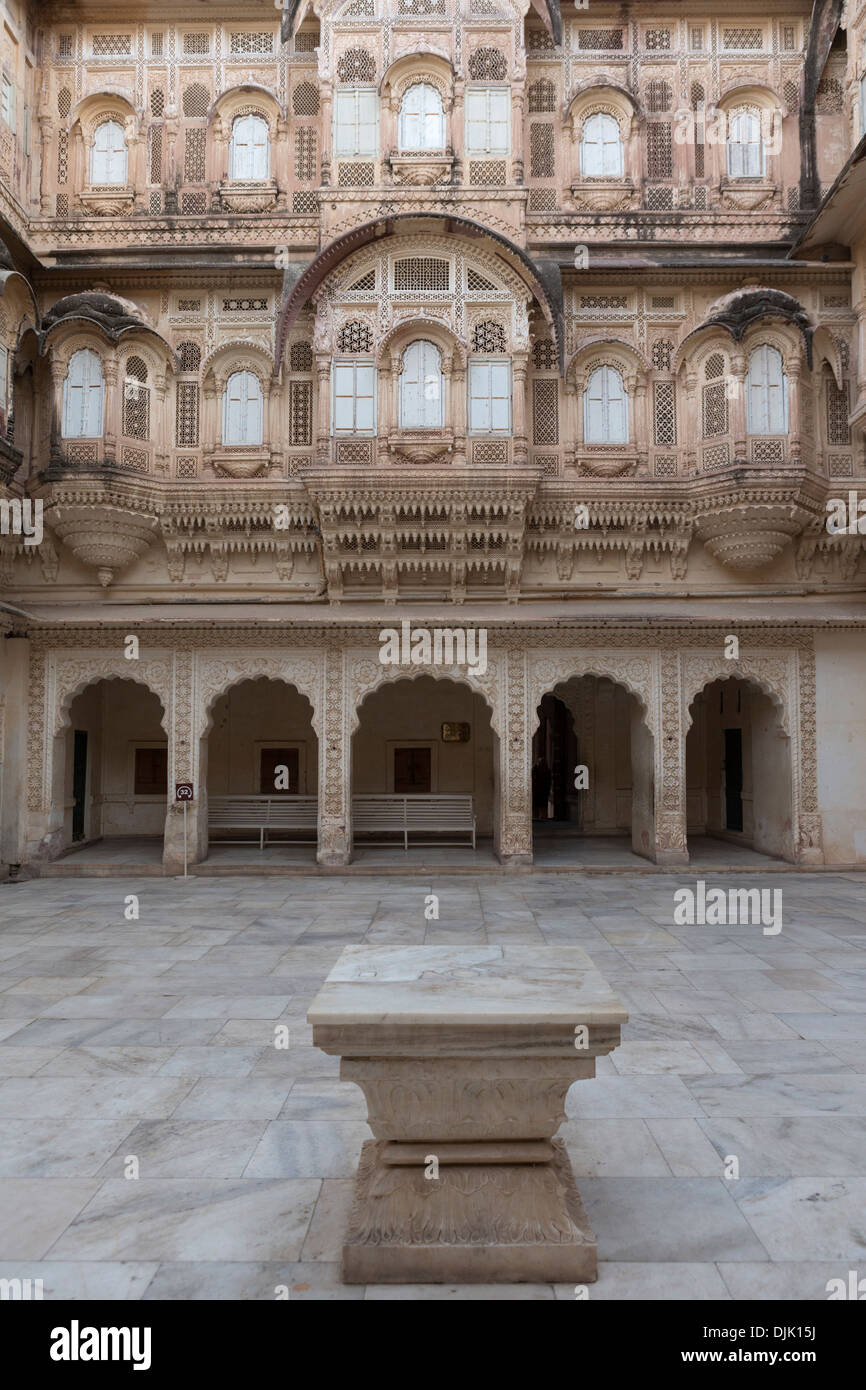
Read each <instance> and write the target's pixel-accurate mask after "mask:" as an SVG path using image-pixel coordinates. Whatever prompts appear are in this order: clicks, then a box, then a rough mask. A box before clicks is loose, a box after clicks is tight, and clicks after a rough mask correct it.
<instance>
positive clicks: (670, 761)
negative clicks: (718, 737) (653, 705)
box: [655, 651, 689, 864]
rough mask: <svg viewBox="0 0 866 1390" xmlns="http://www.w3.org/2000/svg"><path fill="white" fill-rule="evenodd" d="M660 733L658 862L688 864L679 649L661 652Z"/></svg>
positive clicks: (657, 777) (656, 860) (658, 756)
mask: <svg viewBox="0 0 866 1390" xmlns="http://www.w3.org/2000/svg"><path fill="white" fill-rule="evenodd" d="M659 688H660V701H659V706H660V715H661V737H660V738H659V740H658V745H659V746H658V748H657V749H656V759H655V762H656V797H655V862H656V863H657V864H688V862H689V851H688V843H687V839H686V718H685V715H686V711H685V709H684V707H683V691H682V678H681V671H680V657H679V653H678V652H668V651H664V652H661V653H660V654H659Z"/></svg>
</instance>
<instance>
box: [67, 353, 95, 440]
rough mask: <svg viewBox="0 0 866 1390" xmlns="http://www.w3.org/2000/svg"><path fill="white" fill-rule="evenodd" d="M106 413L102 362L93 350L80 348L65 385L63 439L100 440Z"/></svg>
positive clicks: (72, 358)
mask: <svg viewBox="0 0 866 1390" xmlns="http://www.w3.org/2000/svg"><path fill="white" fill-rule="evenodd" d="M104 413H105V380H104V378H103V375H102V361H101V359H100V357H99V354H98V353H96V352H93V351H92V349H91V348H79V349H78V351H77V352H73V354H72V356H71V357H70V359H69V371H68V372H67V374H66V380H65V381H64V383H63V438H64V439H101V438H102V422H103V418H104Z"/></svg>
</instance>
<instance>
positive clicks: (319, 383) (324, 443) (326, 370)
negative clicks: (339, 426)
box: [316, 352, 331, 463]
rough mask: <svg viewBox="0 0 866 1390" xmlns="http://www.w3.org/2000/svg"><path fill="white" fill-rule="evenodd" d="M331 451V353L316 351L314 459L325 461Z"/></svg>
mask: <svg viewBox="0 0 866 1390" xmlns="http://www.w3.org/2000/svg"><path fill="white" fill-rule="evenodd" d="M330 453H331V355H330V353H325V352H317V353H316V461H317V462H318V463H327V462H328V461H329V459H330Z"/></svg>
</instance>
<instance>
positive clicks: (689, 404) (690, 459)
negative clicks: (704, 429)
mask: <svg viewBox="0 0 866 1390" xmlns="http://www.w3.org/2000/svg"><path fill="white" fill-rule="evenodd" d="M700 437H701V395H700V391H699V390H698V378H697V375H696V374H695V373H694V372H689V374H688V375H687V376H686V420H685V431H684V432H683V435H682V436H681V438H683V439H684V441H685V446H686V447H685V450H684V452H683V462H684V463H685V466H686V468H687V470H688V471H689V472H690V473H692V472H694V471H695V470H696V469H697V466H698V440H699V439H700Z"/></svg>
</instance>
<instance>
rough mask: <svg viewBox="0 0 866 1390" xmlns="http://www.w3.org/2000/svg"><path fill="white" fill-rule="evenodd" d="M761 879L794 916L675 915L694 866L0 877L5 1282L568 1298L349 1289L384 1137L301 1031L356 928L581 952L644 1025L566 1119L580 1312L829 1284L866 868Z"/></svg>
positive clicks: (851, 1243) (856, 1236)
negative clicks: (620, 1303) (350, 1255)
mask: <svg viewBox="0 0 866 1390" xmlns="http://www.w3.org/2000/svg"><path fill="white" fill-rule="evenodd" d="M226 867H227V868H228V865H227V866H226ZM772 867H773V870H774V872H773V873H772V875H771V877H769V879H768V878H767V876H766V875H765V873H764V872H762V871H759V870H756V871H754V872H750V871H749V870H748V869H744V870H741V872H740V873H738V875H737V880H736V882H737V886H742V887H758V888H760V887H766V886H768V882H769V884H770V885H771V886H772V888H773V889H781V891H782V897H783V927H782V930H781V932H780V933H779V934H778V935H769V934H765V933H764V932H763V931H762V930H761V928H760V927H759V926H727V927H718V926H676V925H674V906H675V903H674V893H675V891H676V889H677V888H678V887H692V888H694V885H695V878H696V874H695V873H694V872H692V874H691V875H689V874H686V873H676V874H674V873H659V872H656V873H653V874H651V875H646V874H637V873H629V872H628V871H627V870H625V871H623V872H619V873H617V874H615V875H610V876H604V877H595V876H592V875H591V874H582V873H580V872H559V873H557V872H548V873H543V874H538V873H536V874H525V875H519V876H511V877H509V876H506V875H504V874H503V873H502V872H501V870H499V871H498V872H495V873H491V874H490V875H489V876H488V875H487V874H485V873H484V872H483V866H482V872H476V873H474V874H472V875H466V874H463V875H460V874H450V875H449V874H448V872H447V871H442V872H439V871H438V870H436V869H435V868H434V869H431V871H430V872H429V874H427V875H426V876H425V875H424V874H420V873H418V872H417V871H416V872H415V873H412V874H406V875H402V876H401V875H399V874H388V873H385V872H383V873H376V872H375V866H374V865H373V864H371V865H369V866H368V871H367V872H366V873H364V874H362V875H357V874H355V875H351V874H350V875H333V876H313V875H312V874H311V875H309V876H303V875H296V876H292V877H286V878H279V877H271V876H269V877H256V876H244V877H241V876H235V877H233V876H231V874H230V872H229V873H227V874H226V875H225V876H220V877H210V878H208V877H194V878H193V877H191V878H190V879H188V880H176V879H171V878H156V877H138V878H136V877H129V878H119V877H112V878H88V877H76V878H56V877H52V878H43V879H41V880H40V879H36V880H32V881H28V882H22V883H18V884H5V885H3V886H2V887H0V1278H5V1279H14V1278H21V1279H26V1278H29V1279H42V1281H43V1288H44V1297H45V1298H46V1299H58V1298H72V1299H100V1298H109V1299H122V1300H137V1299H145V1300H150V1299H179V1300H184V1299H216V1300H222V1299H262V1300H273V1299H274V1298H275V1297H278V1296H280V1294H279V1293H278V1292H277V1291H278V1290H284V1291H287V1293H288V1297H290V1298H291V1299H293V1300H297V1299H308V1300H310V1299H313V1300H315V1299H341V1298H346V1299H362V1298H367V1299H403V1298H407V1299H443V1298H445V1299H449V1298H450V1299H457V1300H460V1299H468V1298H488V1299H556V1298H559V1299H571V1300H573V1299H574V1298H575V1289H574V1287H573V1286H570V1285H569V1286H565V1285H563V1286H559V1285H547V1284H545V1285H534V1284H499V1285H495V1286H484V1285H475V1286H463V1287H454V1286H447V1285H443V1286H433V1285H411V1286H405V1287H403V1286H399V1285H392V1286H387V1287H386V1286H373V1285H368V1286H366V1287H363V1286H353V1287H349V1286H345V1285H343V1284H342V1283H341V1282H340V1267H339V1260H340V1247H341V1242H342V1235H343V1230H344V1227H345V1224H346V1220H347V1215H348V1207H349V1202H350V1199H351V1191H352V1178H353V1174H354V1171H355V1167H356V1165H357V1161H358V1154H359V1151H360V1147H361V1143H362V1141H363V1140H364V1139H365V1138H368V1137H369V1130H368V1128H367V1125H366V1123H365V1105H364V1100H363V1097H362V1094H361V1092H360V1090H358V1089H357V1088H356V1087H355V1086H353V1085H351V1084H349V1083H344V1082H341V1081H340V1080H339V1079H338V1075H337V1072H338V1066H339V1060H338V1059H337V1058H334V1057H329V1056H326V1055H325V1054H324V1053H322V1052H320V1051H319V1050H318V1049H317V1048H315V1047H314V1046H313V1045H312V1037H311V1033H312V1030H311V1029H310V1028H309V1027H308V1025H307V1024H306V1021H305V1016H306V1011H307V1007H308V1004H309V1002H310V1000H311V999H312V998H313V996H314V994H315V993H316V992H317V990H318V989H319V987H320V985H321V983H322V982H323V980H324V979H325V977H326V975H327V974H328V972H329V970H330V969H331V967H332V966H333V964H334V962H335V960H336V959H337V957H338V955H339V954H340V952H341V951H342V949H343V947H344V946H346V945H347V944H352V943H355V944H362V943H363V944H370V945H386V944H404V945H457V944H459V945H467V944H468V945H485V944H491V945H493V944H509V945H514V944H520V945H529V946H532V945H536V944H537V945H538V946H543V945H545V944H548V945H564V944H567V945H579V946H582V947H583V948H584V949H585V950H586V951H588V953H589V954H590V956H591V957H592V960H593V962H594V963H595V965H596V966H597V967H598V969H599V970H600V971H601V973H602V974H603V975H604V977H605V978H606V979H607V981H608V982H609V983H610V985H611V987H612V988H613V990H614V991H615V992H616V994H618V995H619V997H620V999H621V1000H622V1002H623V1003H624V1005H625V1007H626V1008H627V1010H628V1013H629V1022H628V1024H627V1025H626V1026H625V1028H624V1029H623V1042H622V1045H621V1046H620V1047H618V1048H616V1049H615V1051H614V1052H613V1053H611V1054H610V1055H609V1056H607V1057H603V1058H600V1059H599V1062H598V1075H597V1077H596V1079H595V1080H592V1081H582V1082H580V1083H578V1084H576V1085H575V1086H574V1087H573V1088H572V1090H571V1091H570V1093H569V1096H568V1102H567V1106H566V1109H567V1116H568V1118H567V1120H566V1122H565V1123H564V1124H563V1126H562V1128H561V1130H560V1137H562V1138H563V1139H564V1140H565V1142H566V1144H567V1147H568V1150H569V1154H570V1157H571V1161H572V1164H573V1167H574V1171H575V1174H576V1177H577V1181H578V1184H579V1187H580V1192H581V1195H582V1197H583V1200H584V1202H585V1204H586V1207H587V1210H588V1213H589V1217H590V1220H591V1223H592V1225H593V1227H594V1229H595V1233H596V1236H597V1240H598V1254H599V1279H598V1282H597V1283H595V1284H593V1285H591V1286H589V1299H590V1300H602V1299H611V1300H622V1299H630V1298H652V1299H660V1300H665V1301H677V1300H681V1299H698V1300H700V1299H708V1300H715V1299H722V1300H725V1299H776V1298H781V1299H796V1300H800V1299H803V1300H826V1298H827V1289H826V1285H827V1283H828V1281H829V1280H830V1279H842V1280H845V1281H847V1279H848V1274H849V1270H851V1269H857V1268H858V1266H859V1267H860V1268H862V1267H863V1262H864V1259H866V1231H864V1226H863V1211H864V1209H866V1147H864V1145H863V1133H864V1122H866V1063H864V1054H866V987H864V986H866V911H864V906H863V886H864V884H863V875H858V874H855V873H806V872H802V871H800V872H796V871H791V872H788V871H785V870H783V869H781V868H780V866H779V865H778V864H774V865H773V866H772ZM706 878H707V886H708V888H709V887H710V886H714V885H715V884H716V883H718V884H720V885H722V886H725V887H727V886H729V883H728V879H727V875H724V876H723V877H721V878H720V879H717V880H714V878H713V874H712V870H711V869H708V870H707V871H706ZM431 895H435V900H433V899H431ZM136 899H137V902H136V901H135V900H136ZM136 911H137V913H138V916H137V917H136V916H135V913H136ZM436 911H438V917H436V916H435V915H433V913H434V912H436ZM425 912H426V915H425ZM281 1026H284V1028H287V1029H288V1040H289V1046H288V1047H287V1048H285V1047H278V1046H276V1045H275V1041H276V1039H277V1037H278V1036H279V1033H278V1030H281ZM732 1174H734V1176H732ZM282 1296H286V1293H285V1292H284V1293H283V1295H282Z"/></svg>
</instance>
